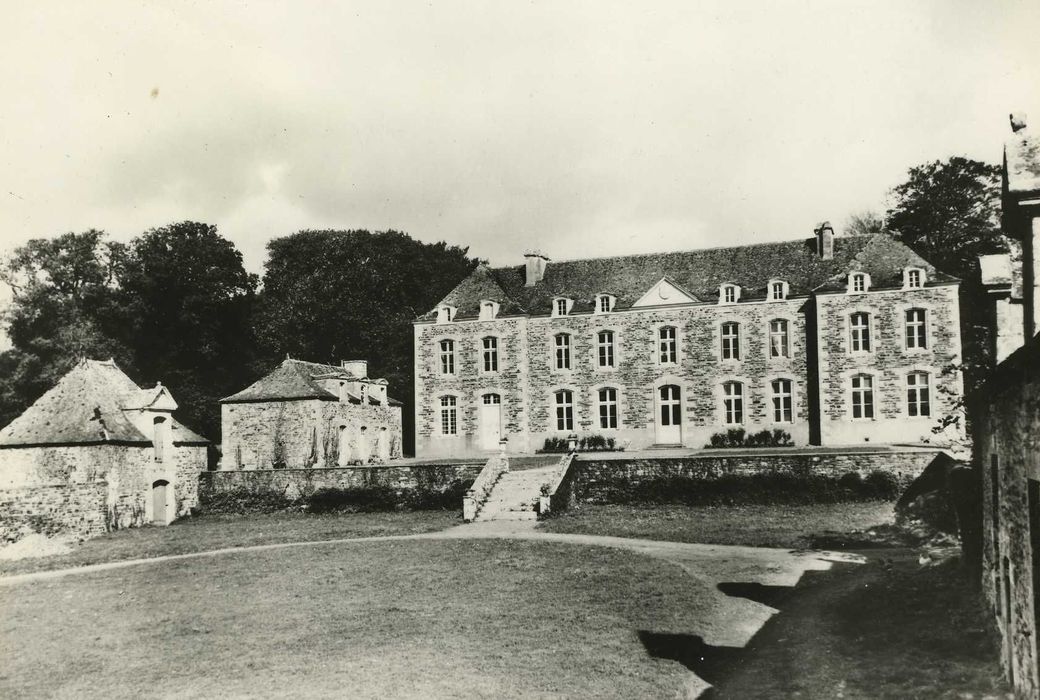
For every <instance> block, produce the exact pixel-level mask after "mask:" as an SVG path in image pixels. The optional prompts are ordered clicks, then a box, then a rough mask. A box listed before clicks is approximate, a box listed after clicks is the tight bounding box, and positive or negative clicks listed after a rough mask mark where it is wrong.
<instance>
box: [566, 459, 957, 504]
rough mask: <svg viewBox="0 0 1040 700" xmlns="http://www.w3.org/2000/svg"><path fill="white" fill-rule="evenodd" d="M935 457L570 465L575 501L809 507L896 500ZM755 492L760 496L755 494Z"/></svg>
mask: <svg viewBox="0 0 1040 700" xmlns="http://www.w3.org/2000/svg"><path fill="white" fill-rule="evenodd" d="M937 454H939V452H938V451H933V450H920V449H917V450H907V451H900V452H893V451H877V452H868V451H850V452H841V451H824V450H821V451H813V452H796V453H791V452H788V453H784V452H783V451H772V450H761V451H759V450H745V451H740V452H734V453H726V452H722V451H720V452H703V453H698V454H693V455H683V456H677V457H653V458H624V457H621V458H618V457H615V458H613V459H610V458H604V457H602V456H597V455H591V454H579V455H578V457H577V459H576V460H575V463H574V465H573V466H572V469H573V470H574V471H575V477H574V487H573V488H574V492H575V498H576V499H577V500H579V501H589V502H593V503H624V502H629V501H676V502H684V501H685V502H703V503H708V502H714V501H723V502H726V501H731V502H747V503H751V502H773V501H791V500H794V501H806V502H811V501H814V500H843V496H844V497H850V498H855V497H869V496H872V495H877V496H883V497H886V498H894V497H895V495H897V493H891V492H890V491H893V490H896V491H901V490H902V489H905V488H906V486H908V485H909V484H910V482H912V481H913V480H914V479H916V478H917V477H918V476H919V475H920V474H921V472H923V471H924V469H925V467H927V466H928V464H930V463H931V461H932V460H933V459H935V457H936V455H937ZM879 475H880V477H879ZM863 482H866V484H865V485H863ZM886 487H887V488H886ZM755 489H758V490H759V491H760V492H759V493H755ZM779 491H787V493H778V492H779Z"/></svg>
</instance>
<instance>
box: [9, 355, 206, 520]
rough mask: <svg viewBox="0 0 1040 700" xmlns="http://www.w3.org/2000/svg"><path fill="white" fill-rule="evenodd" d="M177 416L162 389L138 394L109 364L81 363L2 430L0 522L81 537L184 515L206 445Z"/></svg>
mask: <svg viewBox="0 0 1040 700" xmlns="http://www.w3.org/2000/svg"><path fill="white" fill-rule="evenodd" d="M176 408H177V402H176V401H174V399H173V397H172V396H171V395H170V392H169V390H168V389H166V387H164V386H162V385H161V384H156V385H155V386H154V387H152V388H150V389H142V388H140V387H139V386H138V385H137V384H135V383H134V382H133V380H131V379H130V377H128V376H127V375H126V374H124V373H123V371H122V370H121V369H120V368H119V367H118V366H117V365H116V363H115V362H114V361H113V360H108V361H105V362H102V361H97V360H81V361H80V362H79V364H77V365H76V366H75V367H74V368H73V369H72V370H71V371H70V372H69V373H68V374H66V375H65V376H64V377H62V378H61V379H60V380H59V381H58V383H57V384H56V385H55V386H54V387H53V388H52V389H51V390H50V391H48V392H47V393H45V394H44V395H43V396H41V397H40V398H39V399H37V401H36V402H35V403H34V404H33V405H32V406H30V407H29V408H28V409H26V410H25V412H24V413H22V415H20V416H18V417H17V418H15V419H14V420H13V421H12V422H11V423H10V424H8V425H7V426H6V427H5V428H4V429H3V430H0V489H2V490H3V497H2V499H0V501H2V507H0V519H2V520H4V521H5V522H6V521H12V520H14V521H17V520H21V519H25V518H36V519H37V520H39V519H41V518H42V519H44V520H46V521H48V523H50V524H49V525H48V526H47V529H48V530H49V531H51V532H53V533H57V532H62V531H74V532H78V533H79V534H81V535H84V536H85V535H89V534H98V533H99V532H101V531H104V530H111V529H116V528H123V527H132V526H137V525H144V524H147V523H155V524H160V525H165V524H167V523H169V522H171V521H173V520H174V519H176V518H177V517H178V516H181V515H186V514H188V513H190V512H191V510H192V508H194V507H195V506H196V505H197V504H198V495H197V494H198V474H199V472H200V471H205V469H206V448H207V446H208V445H209V441H208V440H206V439H205V438H203V437H201V436H199V435H197V434H196V433H194V432H192V431H191V430H189V429H188V428H186V427H185V426H183V425H181V424H180V423H179V422H178V421H177V420H176V419H175V418H174V417H173V412H174V410H176Z"/></svg>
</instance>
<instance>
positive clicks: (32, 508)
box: [0, 481, 108, 539]
mask: <svg viewBox="0 0 1040 700" xmlns="http://www.w3.org/2000/svg"><path fill="white" fill-rule="evenodd" d="M107 498H108V483H107V482H104V481H92V482H88V483H78V484H57V485H51V486H29V487H25V488H18V489H3V490H0V528H4V529H7V528H12V529H13V528H17V527H19V526H21V525H29V526H30V527H31V528H32V529H33V531H34V532H38V533H41V534H44V535H73V536H75V537H79V538H84V539H85V538H87V537H93V536H95V535H100V534H102V533H104V532H105V531H106V530H107V529H108V527H107V516H108V508H107Z"/></svg>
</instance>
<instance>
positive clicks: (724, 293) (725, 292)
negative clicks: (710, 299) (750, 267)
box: [719, 282, 740, 306]
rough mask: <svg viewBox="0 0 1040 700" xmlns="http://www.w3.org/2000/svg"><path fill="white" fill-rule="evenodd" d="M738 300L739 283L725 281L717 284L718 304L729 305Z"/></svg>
mask: <svg viewBox="0 0 1040 700" xmlns="http://www.w3.org/2000/svg"><path fill="white" fill-rule="evenodd" d="M730 297H732V298H730ZM739 301H740V285H739V284H733V283H732V282H727V283H725V284H720V285H719V304H722V305H725V306H729V305H732V304H736V303H737V302H739Z"/></svg>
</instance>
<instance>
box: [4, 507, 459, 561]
mask: <svg viewBox="0 0 1040 700" xmlns="http://www.w3.org/2000/svg"><path fill="white" fill-rule="evenodd" d="M460 524H462V516H461V514H460V513H459V512H458V511H446V510H426V511H404V512H391V513H349V514H336V515H333V514H330V515H312V514H306V513H272V514H268V515H204V516H199V517H195V518H183V519H181V520H177V521H175V522H174V523H172V524H171V525H168V526H166V527H158V526H150V527H138V528H129V529H126V530H117V531H115V532H110V533H108V534H106V535H102V536H101V537H96V538H94V539H90V540H86V541H84V542H81V543H79V544H75V545H73V549H72V551H71V552H69V553H67V554H61V555H57V556H50V557H41V558H39V559H21V560H15V561H0V575H8V574H20V573H27V572H30V571H45V570H50V569H64V568H68V567H73V566H84V565H86V564H100V563H102V562H110V561H122V560H125V559H140V558H146V557H158V556H163V555H167V554H188V553H190V552H203V551H206V550H210V549H224V548H227V547H247V546H249V545H256V544H277V543H282V542H308V541H313V540H333V539H342V538H353V537H375V536H379V535H414V534H419V533H423V532H434V531H436V530H443V529H445V528H447V527H451V526H452V525H460Z"/></svg>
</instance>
